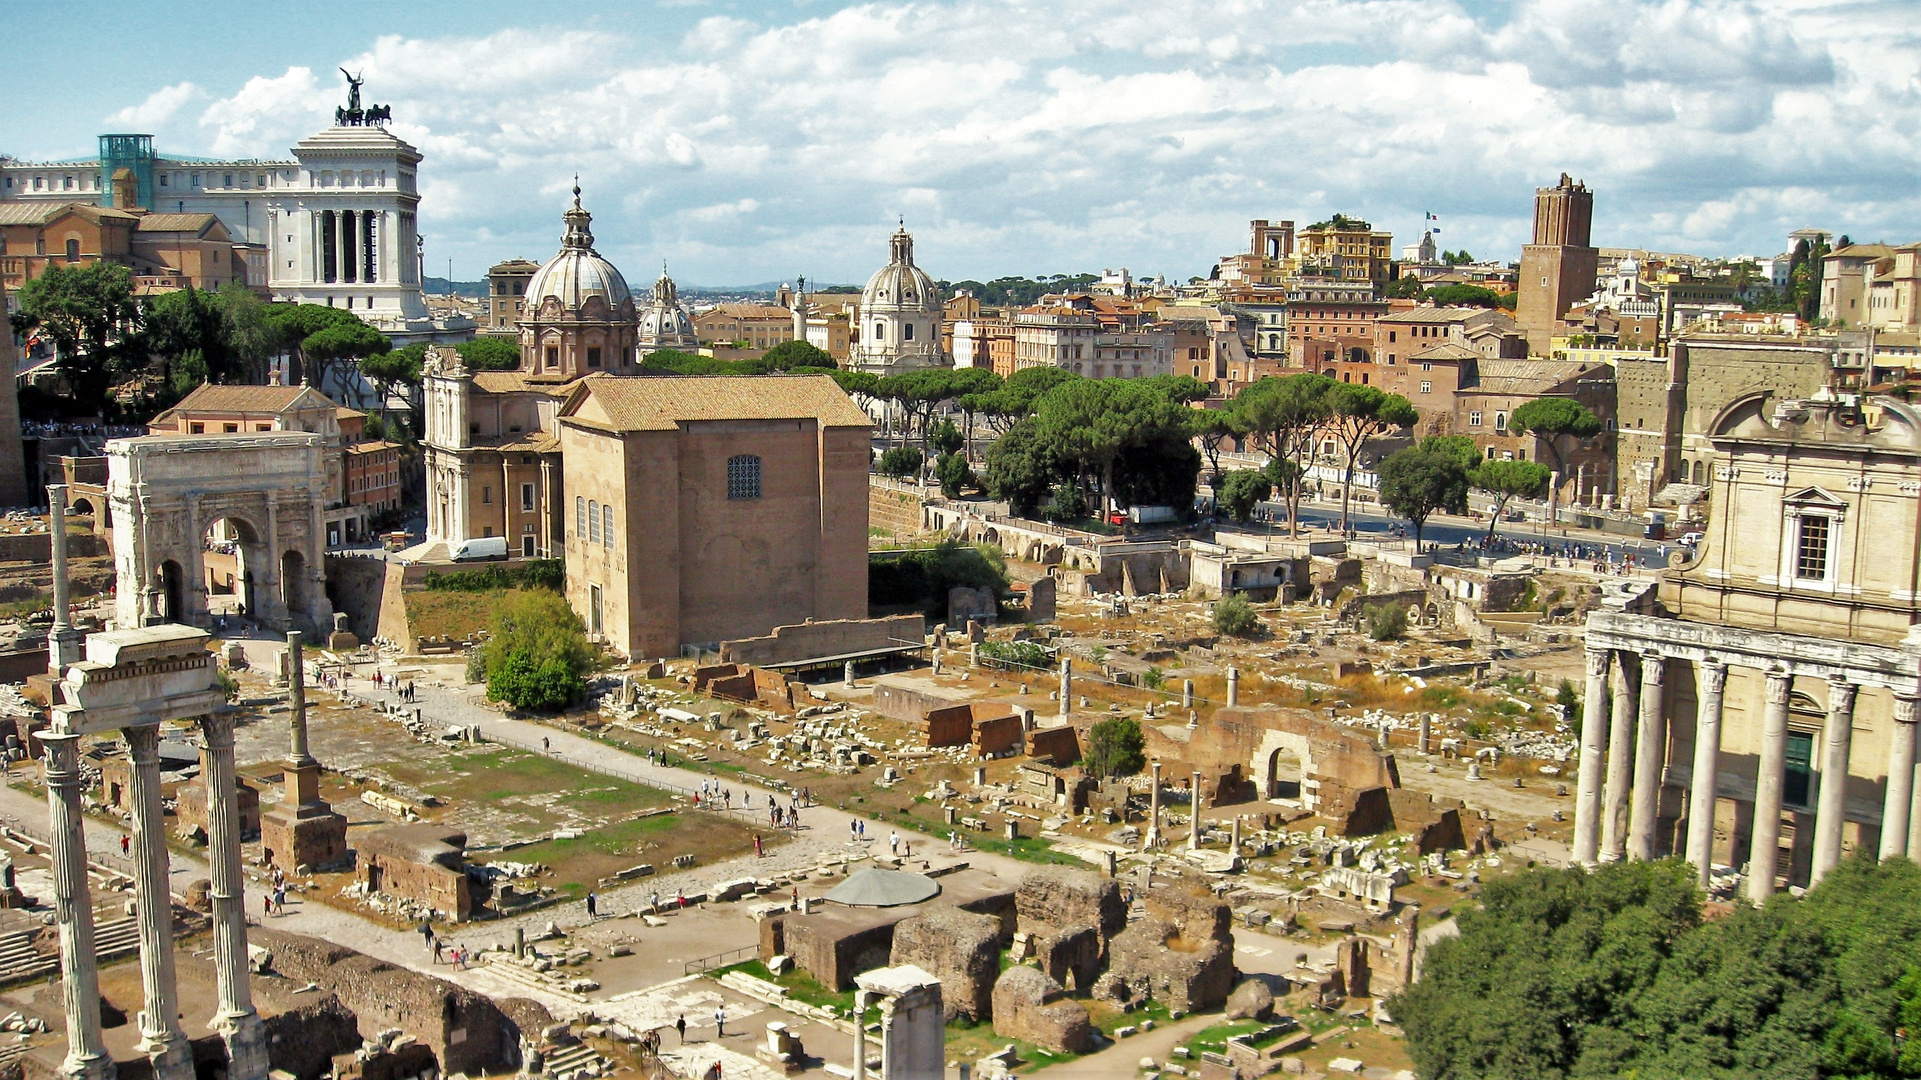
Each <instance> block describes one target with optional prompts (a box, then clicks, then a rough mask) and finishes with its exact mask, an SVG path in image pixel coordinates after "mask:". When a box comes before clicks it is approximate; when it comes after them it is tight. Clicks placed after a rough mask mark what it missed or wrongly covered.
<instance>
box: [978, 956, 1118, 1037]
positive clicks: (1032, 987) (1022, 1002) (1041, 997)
mask: <svg viewBox="0 0 1921 1080" xmlns="http://www.w3.org/2000/svg"><path fill="white" fill-rule="evenodd" d="M994 1034H996V1035H1000V1036H1003V1037H1005V1038H1009V1039H1020V1040H1022V1041H1025V1042H1030V1043H1033V1044H1034V1045H1036V1046H1040V1047H1044V1048H1046V1049H1048V1050H1052V1051H1054V1052H1056V1053H1065V1054H1078V1053H1081V1052H1082V1051H1085V1050H1086V1049H1087V1048H1088V1046H1089V1045H1090V1044H1091V1042H1092V1040H1093V1034H1094V1027H1093V1024H1092V1023H1091V1022H1090V1021H1089V1020H1088V1017H1087V1010H1086V1009H1085V1008H1082V1007H1081V1006H1080V1005H1079V1004H1078V1003H1076V1002H1073V1001H1068V1000H1065V999H1064V998H1062V997H1061V985H1060V984H1059V983H1057V982H1055V981H1054V980H1052V979H1050V978H1048V977H1047V974H1046V973H1045V972H1043V971H1040V970H1037V969H1035V968H1031V967H1025V966H1019V967H1011V968H1008V969H1007V970H1006V971H1004V972H1002V973H1001V977H1000V979H999V980H998V981H997V982H995V983H994Z"/></svg>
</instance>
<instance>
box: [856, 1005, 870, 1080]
mask: <svg viewBox="0 0 1921 1080" xmlns="http://www.w3.org/2000/svg"><path fill="white" fill-rule="evenodd" d="M854 1080H867V991H865V990H856V991H854Z"/></svg>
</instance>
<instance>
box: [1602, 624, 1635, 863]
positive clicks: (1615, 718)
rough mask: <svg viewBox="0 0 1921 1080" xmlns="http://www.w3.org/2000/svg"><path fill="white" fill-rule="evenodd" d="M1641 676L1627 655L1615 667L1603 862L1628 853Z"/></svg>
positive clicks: (1604, 806)
mask: <svg viewBox="0 0 1921 1080" xmlns="http://www.w3.org/2000/svg"><path fill="white" fill-rule="evenodd" d="M1640 678H1641V673H1640V671H1639V669H1638V665H1635V664H1630V663H1629V662H1628V658H1627V655H1626V654H1625V653H1624V654H1622V655H1621V656H1620V657H1618V658H1617V660H1616V662H1615V665H1614V680H1613V683H1614V705H1613V711H1612V713H1611V714H1610V717H1609V723H1608V771H1607V788H1606V792H1605V797H1604V800H1603V805H1602V808H1601V861H1602V862H1614V861H1616V860H1618V859H1620V858H1621V857H1622V856H1623V855H1625V854H1627V823H1628V780H1629V778H1630V777H1631V776H1632V775H1633V768H1632V766H1633V762H1634V718H1635V716H1636V715H1637V714H1638V713H1639V711H1640V706H1639V703H1638V695H1639V691H1640Z"/></svg>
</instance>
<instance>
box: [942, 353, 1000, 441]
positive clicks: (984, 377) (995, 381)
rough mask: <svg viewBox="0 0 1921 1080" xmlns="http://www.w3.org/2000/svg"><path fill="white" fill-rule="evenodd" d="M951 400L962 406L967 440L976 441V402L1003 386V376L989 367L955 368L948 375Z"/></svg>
mask: <svg viewBox="0 0 1921 1080" xmlns="http://www.w3.org/2000/svg"><path fill="white" fill-rule="evenodd" d="M948 383H949V389H950V390H951V391H952V398H951V400H952V401H953V402H954V404H956V405H958V406H960V410H961V423H962V431H963V434H964V435H965V436H966V438H967V441H968V442H969V443H972V442H973V441H974V413H975V412H976V411H977V410H976V409H975V407H974V406H975V404H976V403H977V402H978V401H979V400H980V399H981V397H982V396H984V395H988V394H992V393H993V392H994V391H996V390H999V389H1000V387H1001V377H1000V376H999V375H996V374H994V373H993V372H992V371H990V370H988V369H987V368H977V367H965V368H955V369H954V370H953V371H952V372H950V373H949V375H948Z"/></svg>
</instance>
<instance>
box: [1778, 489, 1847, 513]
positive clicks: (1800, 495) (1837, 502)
mask: <svg viewBox="0 0 1921 1080" xmlns="http://www.w3.org/2000/svg"><path fill="white" fill-rule="evenodd" d="M1781 501H1782V502H1784V503H1787V504H1789V505H1793V506H1825V507H1829V508H1831V509H1835V510H1845V509H1847V506H1848V504H1847V500H1845V499H1839V498H1836V497H1835V496H1833V495H1830V494H1828V493H1827V492H1826V491H1823V490H1822V489H1821V488H1818V487H1805V488H1802V489H1801V490H1799V491H1797V492H1794V493H1793V494H1791V495H1789V496H1787V497H1786V498H1784V499H1782V500H1781Z"/></svg>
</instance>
